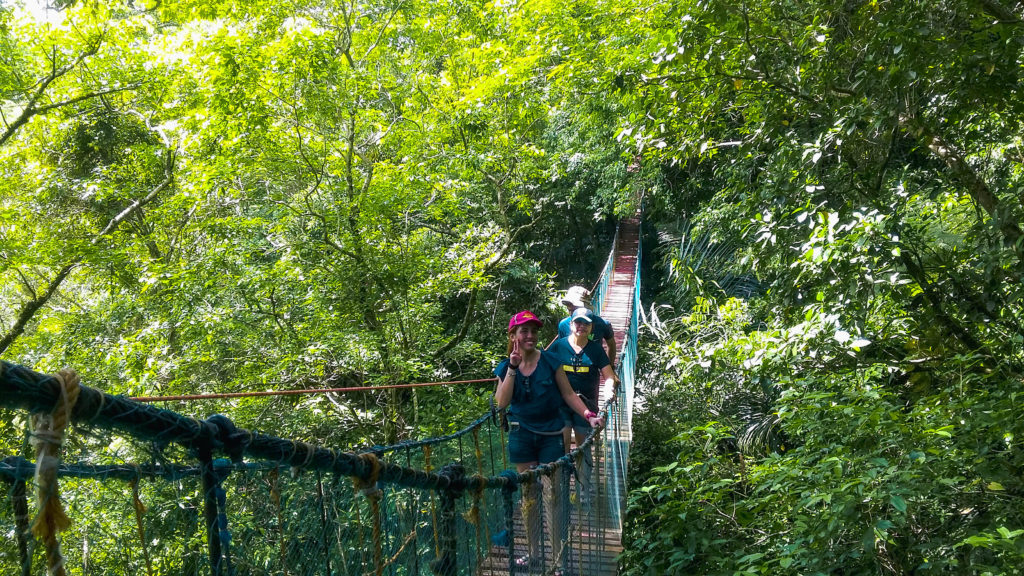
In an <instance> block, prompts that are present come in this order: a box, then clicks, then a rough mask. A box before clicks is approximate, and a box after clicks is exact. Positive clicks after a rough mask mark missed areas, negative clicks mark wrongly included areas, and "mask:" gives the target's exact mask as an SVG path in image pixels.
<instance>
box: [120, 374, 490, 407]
mask: <svg viewBox="0 0 1024 576" xmlns="http://www.w3.org/2000/svg"><path fill="white" fill-rule="evenodd" d="M493 381H494V378H477V379H474V380H452V381H450V382H415V383H411V384H388V385H381V386H352V387H349V388H309V389H304V390H256V391H253V392H221V393H216V394H183V395H180V396H129V397H128V398H129V399H130V400H133V401H135V402H145V403H150V402H176V401H192V400H219V399H224V398H253V397H257V396H297V395H302V394H340V393H343V392H372V391H375V390H398V389H404V388H422V387H426V386H450V385H453V384H481V383H484V382H493Z"/></svg>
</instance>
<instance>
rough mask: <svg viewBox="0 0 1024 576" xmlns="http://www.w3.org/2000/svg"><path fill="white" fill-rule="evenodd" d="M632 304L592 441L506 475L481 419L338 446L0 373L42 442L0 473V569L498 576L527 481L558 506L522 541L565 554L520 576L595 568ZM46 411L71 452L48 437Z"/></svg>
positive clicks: (5, 367)
mask: <svg viewBox="0 0 1024 576" xmlns="http://www.w3.org/2000/svg"><path fill="white" fill-rule="evenodd" d="M611 261H612V260H611V259H610V260H609V264H608V265H606V267H605V273H604V275H607V274H608V273H609V271H610V270H611ZM599 284H600V283H599ZM605 286H607V283H605ZM602 290H603V289H602ZM635 291H636V292H637V293H638V292H639V290H635ZM602 293H603V291H602ZM636 309H637V307H636V306H635V305H634V309H633V311H632V320H631V325H630V328H629V330H628V332H627V346H624V349H623V350H622V354H621V355H620V361H619V362H618V370H619V373H620V378H621V380H622V388H621V389H620V390H619V392H618V394H616V395H615V396H613V397H612V398H611V400H610V401H609V402H608V403H607V404H606V405H605V406H604V408H603V410H602V412H603V413H604V415H605V416H606V419H607V425H606V426H605V428H604V429H602V430H600V431H599V432H600V433H595V434H592V435H591V436H590V437H589V438H588V439H587V440H586V441H585V442H584V443H583V444H582V445H580V446H578V447H577V448H576V449H575V450H574V451H573V452H571V453H569V454H567V455H565V456H564V457H562V458H561V459H559V460H557V461H555V462H552V463H549V464H545V465H541V466H538V467H537V468H535V469H533V470H530V471H528V472H525V473H522V474H518V473H516V472H515V471H514V470H509V469H508V468H509V464H508V462H507V456H506V446H505V434H504V432H503V430H502V429H501V427H500V420H499V419H498V418H497V417H496V414H495V412H494V411H493V410H492V411H489V412H488V413H486V414H484V415H482V416H480V417H479V418H477V419H476V420H474V421H473V422H471V423H470V424H469V425H467V426H466V427H464V428H463V429H461V430H459V431H458V432H455V433H453V434H449V435H446V436H440V437H435V438H429V439H424V440H416V441H405V442H401V443H398V444H394V445H390V446H373V447H369V448H364V449H361V450H354V451H344V450H336V449H331V448H327V447H323V446H315V445H312V444H309V443H305V442H299V441H294V440H289V439H286V438H279V437H276V436H273V435H270V434H265V433H262V432H259V431H254V430H246V429H243V428H239V427H236V426H235V425H234V423H233V422H231V420H230V419H228V418H227V417H226V416H223V415H214V416H211V417H208V418H206V419H204V420H199V419H195V418H191V417H188V416H184V415H181V414H178V413H175V412H173V411H170V410H166V409H162V408H158V407H156V406H154V405H152V404H148V403H145V402H140V401H137V400H132V399H129V398H126V397H124V396H116V395H111V394H106V393H104V392H102V391H100V390H97V389H95V388H92V387H89V386H84V385H77V384H76V385H75V387H74V392H73V393H74V395H75V396H76V398H75V400H74V401H73V402H69V401H68V398H69V391H68V387H67V386H66V380H67V378H66V374H65V375H61V376H51V375H45V374H40V373H37V372H34V371H32V370H30V369H28V368H26V367H23V366H18V365H14V364H11V363H8V362H4V361H0V407H3V408H5V409H8V410H17V411H21V412H24V413H28V414H34V415H39V416H46V417H48V418H50V419H51V420H50V424H49V425H46V426H40V427H38V428H37V429H36V430H34V431H30V432H29V435H30V439H32V440H33V442H35V440H36V439H39V438H47V439H48V441H49V444H48V445H49V448H46V450H47V452H45V456H39V457H37V458H36V462H32V461H31V460H30V459H28V458H25V457H24V456H20V455H19V456H10V457H7V458H5V459H3V460H0V486H6V487H7V490H6V495H7V497H6V498H5V499H4V500H3V501H2V502H0V529H3V530H5V531H6V532H7V533H9V534H13V535H14V536H15V537H14V538H13V539H7V541H5V542H0V572H2V573H4V574H7V573H12V574H13V573H21V574H26V575H27V574H31V573H34V572H33V568H34V566H36V565H39V564H40V563H45V564H46V566H47V570H48V571H49V573H51V574H63V573H65V572H67V571H70V572H71V573H83V574H85V573H94V572H98V571H102V572H103V573H104V574H122V573H123V574H165V573H167V574H170V573H173V574H197V575H198V574H210V575H211V576H222V575H223V576H233V575H235V574H267V575H270V574H274V575H289V576H291V575H306V574H310V575H311V574H332V575H333V574H360V575H362V574H382V575H383V574H443V575H449V574H485V573H494V574H497V573H516V572H517V571H519V572H522V568H521V567H519V566H517V565H516V563H515V558H516V556H518V555H520V554H521V553H522V552H523V551H524V546H525V544H524V537H523V536H524V533H525V530H527V529H530V528H529V527H525V526H523V525H522V524H521V522H522V520H521V518H520V517H519V512H518V505H519V504H520V501H521V500H522V499H523V494H524V492H525V493H532V491H533V490H535V489H537V487H539V486H540V484H542V483H544V484H545V485H550V486H552V490H553V491H554V493H555V495H554V496H553V497H552V498H550V499H547V500H539V501H538V503H537V505H539V506H541V507H545V506H548V505H549V504H550V503H551V502H560V503H561V504H557V505H556V506H555V507H554V508H552V510H551V511H550V512H552V513H554V514H556V516H555V517H556V518H557V517H558V515H560V517H561V522H556V523H555V524H554V525H552V524H549V523H546V528H539V527H534V529H542V530H543V529H547V530H548V531H549V532H550V530H552V529H557V530H560V533H559V534H558V539H560V540H561V541H562V542H563V543H565V544H566V546H565V547H564V548H562V552H560V553H559V554H557V555H555V554H554V553H553V550H552V549H551V548H549V547H545V548H544V554H543V555H542V557H541V558H539V559H535V560H536V561H537V562H538V563H539V566H535V568H539V569H541V570H543V571H545V573H551V571H553V570H554V569H556V568H563V569H564V568H568V567H570V566H573V565H581V564H587V563H589V564H588V565H590V566H595V565H596V563H597V562H604V563H605V564H608V563H610V564H611V566H612V567H613V566H614V552H611V551H609V549H607V548H606V547H605V545H604V543H603V542H604V540H603V539H604V538H605V537H606V536H607V534H605V532H606V531H607V530H609V529H612V530H615V529H619V528H620V527H621V525H620V523H621V509H622V503H623V499H624V482H625V476H624V472H625V458H626V456H627V453H628V452H627V451H628V423H629V419H628V414H627V413H626V412H625V411H624V406H626V405H627V404H628V403H629V402H631V400H627V398H631V391H632V381H633V378H632V370H634V368H635V341H636V340H635V325H636ZM61 414H63V417H65V418H66V420H67V423H68V424H70V425H71V426H73V428H72V430H73V440H74V441H73V442H67V441H64V440H62V439H60V438H58V437H52V438H51V437H50V436H49V435H50V434H51V432H50V430H54V429H55V427H54V426H53V425H52V424H53V421H54V420H59V419H60V415H61ZM624 438H625V439H626V440H625V441H624V440H623V439H624ZM624 442H625V443H626V445H624V444H623V443H624ZM591 451H592V452H593V454H594V458H595V460H596V465H595V467H594V473H593V474H594V476H595V477H594V479H593V485H594V491H595V502H594V503H587V505H586V506H584V502H583V501H582V500H583V496H584V495H583V494H581V490H580V479H579V476H578V474H579V473H578V471H577V470H578V466H577V463H579V462H580V461H581V460H582V458H583V457H584V454H585V453H590V452H591ZM41 454H43V453H41ZM43 460H46V461H47V463H48V466H49V467H48V468H47V470H48V472H47V474H49V475H50V476H52V479H51V480H48V481H41V480H40V474H39V468H40V462H42V461H43ZM608 464H611V465H610V466H609V465H608ZM57 478H59V479H60V483H59V484H58V483H57V482H56V479H57ZM33 494H34V495H36V497H37V500H36V502H35V503H34V504H33V502H32V495H33ZM59 503H63V505H64V507H65V508H64V510H66V513H67V518H69V519H70V520H71V522H70V523H67V524H64V523H61V522H54V521H47V522H49V526H50V529H49V531H48V532H46V533H44V534H42V535H41V534H39V533H34V531H33V530H32V529H31V525H32V524H33V523H36V524H37V525H38V524H39V522H40V518H41V510H43V509H44V508H46V507H47V506H50V505H51V504H59ZM558 526H561V528H558ZM543 540H544V541H545V542H546V541H547V540H548V539H547V538H544V539H543ZM61 544H63V545H61ZM588 558H589V559H588ZM522 573H525V572H522ZM595 573H597V572H595Z"/></svg>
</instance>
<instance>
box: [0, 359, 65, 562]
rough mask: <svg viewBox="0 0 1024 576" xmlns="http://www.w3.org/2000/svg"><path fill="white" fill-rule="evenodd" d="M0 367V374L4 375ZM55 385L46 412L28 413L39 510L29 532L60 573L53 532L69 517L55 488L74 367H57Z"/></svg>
mask: <svg viewBox="0 0 1024 576" xmlns="http://www.w3.org/2000/svg"><path fill="white" fill-rule="evenodd" d="M7 372H8V371H7V370H4V371H3V373H0V375H6V373H7ZM50 378H51V379H52V380H53V381H54V382H55V383H56V385H57V389H58V393H59V396H58V399H57V403H56V405H55V406H54V407H53V410H52V411H51V412H49V413H41V412H40V413H35V414H33V415H32V425H33V428H34V430H33V431H32V435H31V443H32V446H33V447H34V448H35V450H36V486H37V487H38V491H37V501H38V506H39V513H38V514H37V515H36V518H35V520H34V521H33V522H32V533H33V534H34V535H35V536H36V537H37V538H39V539H40V540H42V541H43V545H44V547H45V549H46V566H47V571H48V572H49V574H51V575H58V576H63V575H64V574H65V570H64V556H63V554H61V551H60V542H59V541H58V540H57V535H58V534H60V533H61V532H63V531H65V530H67V529H68V528H69V527H70V526H71V519H70V518H68V515H67V514H66V513H65V512H64V506H63V505H62V504H61V501H60V493H59V490H58V489H57V468H58V467H59V465H60V449H61V446H62V445H63V444H64V429H65V428H66V427H67V425H68V422H69V421H70V420H71V412H72V410H74V407H75V404H77V403H78V398H79V397H80V395H81V385H80V384H79V379H78V374H76V373H75V371H74V370H61V371H60V372H58V373H57V374H54V375H53V376H51V377H50Z"/></svg>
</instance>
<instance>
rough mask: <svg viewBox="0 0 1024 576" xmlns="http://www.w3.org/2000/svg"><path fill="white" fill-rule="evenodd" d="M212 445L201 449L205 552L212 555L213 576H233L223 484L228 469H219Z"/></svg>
mask: <svg viewBox="0 0 1024 576" xmlns="http://www.w3.org/2000/svg"><path fill="white" fill-rule="evenodd" d="M214 462H215V461H214V459H213V454H212V450H211V449H210V447H209V446H201V447H200V448H199V463H200V475H201V477H202V481H203V504H204V506H203V520H204V522H206V550H207V553H208V554H209V556H210V574H211V576H234V569H233V568H232V566H231V551H230V543H231V533H230V532H229V531H228V517H227V491H225V490H224V486H223V485H222V483H223V481H224V478H226V477H227V475H228V472H229V470H230V469H229V468H228V469H225V470H223V471H218V470H216V466H215V464H214Z"/></svg>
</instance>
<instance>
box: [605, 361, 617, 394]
mask: <svg viewBox="0 0 1024 576" xmlns="http://www.w3.org/2000/svg"><path fill="white" fill-rule="evenodd" d="M601 377H602V378H603V379H604V385H605V386H611V387H612V389H613V390H618V389H619V375H618V374H616V373H615V370H612V366H611V364H609V365H607V366H605V367H604V368H601ZM609 380H611V382H608V381H609Z"/></svg>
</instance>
